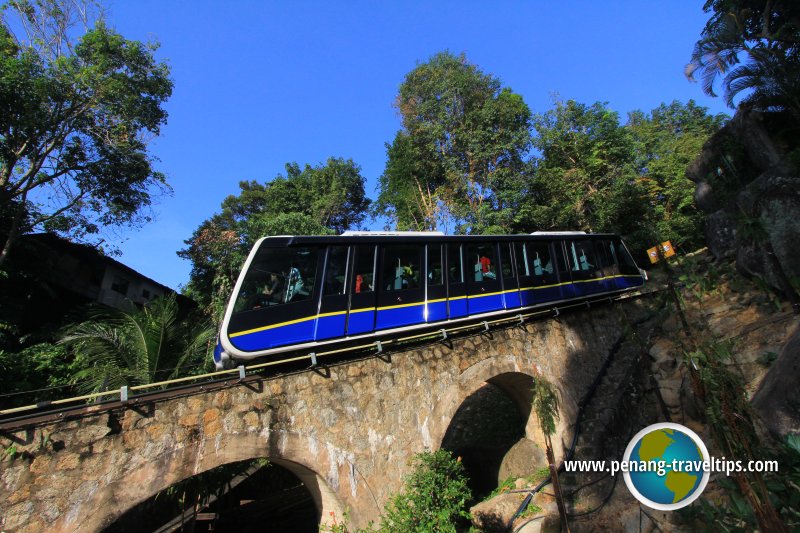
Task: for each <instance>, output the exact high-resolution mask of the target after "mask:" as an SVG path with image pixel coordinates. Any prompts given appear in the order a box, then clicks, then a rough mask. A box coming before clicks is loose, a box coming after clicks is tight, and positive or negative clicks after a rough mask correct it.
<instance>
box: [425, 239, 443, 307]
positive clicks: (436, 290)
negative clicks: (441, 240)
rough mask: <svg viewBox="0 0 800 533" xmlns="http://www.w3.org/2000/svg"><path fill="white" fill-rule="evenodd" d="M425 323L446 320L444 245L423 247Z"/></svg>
mask: <svg viewBox="0 0 800 533" xmlns="http://www.w3.org/2000/svg"><path fill="white" fill-rule="evenodd" d="M425 250H426V251H425V264H426V265H427V266H426V271H425V272H426V274H425V282H426V285H427V287H426V291H427V292H426V296H425V321H426V322H438V321H439V320H447V287H446V286H445V284H444V275H445V271H444V244H429V245H427V246H426V247H425Z"/></svg>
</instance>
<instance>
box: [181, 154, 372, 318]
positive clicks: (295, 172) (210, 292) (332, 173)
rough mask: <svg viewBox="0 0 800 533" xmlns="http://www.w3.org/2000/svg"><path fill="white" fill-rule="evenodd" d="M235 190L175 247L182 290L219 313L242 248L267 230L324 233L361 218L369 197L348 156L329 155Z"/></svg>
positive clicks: (268, 232) (290, 166) (289, 166)
mask: <svg viewBox="0 0 800 533" xmlns="http://www.w3.org/2000/svg"><path fill="white" fill-rule="evenodd" d="M239 188H240V190H241V192H240V193H239V195H237V196H228V197H227V198H225V200H224V201H223V202H222V211H221V212H220V213H218V214H216V215H214V216H213V217H211V218H210V219H208V220H206V221H204V222H203V223H202V224H201V225H200V227H199V228H198V229H197V230H195V232H194V234H193V235H192V237H191V238H190V239H188V240H187V241H185V243H186V244H187V248H185V249H184V250H181V251H180V252H178V255H179V256H180V257H183V258H184V259H188V260H190V261H191V262H192V273H191V277H190V282H189V286H188V287H187V290H186V292H187V294H188V295H189V296H191V297H192V298H194V299H195V300H196V301H197V302H198V303H200V305H201V307H202V308H204V309H205V310H206V311H207V312H208V314H210V315H211V316H214V317H220V316H221V315H222V313H223V311H224V306H225V304H226V303H227V300H228V297H229V296H230V293H231V290H232V289H233V285H234V283H235V281H236V277H237V275H238V274H239V270H240V269H241V266H242V264H243V263H244V260H245V258H246V257H247V253H248V252H249V250H250V249H251V248H252V246H253V245H254V244H255V243H256V241H257V240H258V239H259V238H260V237H264V236H267V235H330V234H333V233H334V232H337V231H343V230H346V229H349V228H352V227H355V226H358V225H359V224H361V223H362V222H363V221H364V218H365V217H366V212H367V210H368V208H369V203H370V200H369V199H368V198H366V195H365V193H364V178H363V176H361V169H360V168H359V166H358V165H356V164H355V163H354V162H353V161H352V160H350V159H347V160H345V159H341V158H333V157H332V158H329V159H328V161H327V162H326V163H325V164H324V165H318V166H316V167H311V166H310V165H306V166H305V167H304V168H303V169H301V168H300V166H299V165H297V164H296V163H291V164H287V165H286V176H282V175H279V176H277V177H276V178H275V179H273V180H272V181H270V182H267V183H264V184H261V183H258V182H256V181H243V182H241V183H239Z"/></svg>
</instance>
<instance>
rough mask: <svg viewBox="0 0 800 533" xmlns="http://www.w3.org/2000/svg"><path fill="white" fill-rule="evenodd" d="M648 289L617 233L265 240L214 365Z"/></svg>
mask: <svg viewBox="0 0 800 533" xmlns="http://www.w3.org/2000/svg"><path fill="white" fill-rule="evenodd" d="M644 281H645V276H644V273H643V271H641V270H640V269H639V268H638V267H637V265H636V263H635V262H634V260H633V258H632V257H631V254H630V253H629V251H628V250H627V248H626V247H625V244H624V243H623V241H622V240H621V239H620V238H619V237H618V236H616V235H610V234H586V233H583V232H554V233H534V234H531V235H505V236H445V235H443V234H441V233H435V232H432V233H427V232H425V233H423V232H397V233H374V232H345V233H344V234H342V235H340V236H324V237H321V236H316V237H306V236H303V237H301V236H279V237H264V238H262V239H260V240H259V241H258V242H257V243H256V245H255V246H254V247H253V249H252V251H251V252H250V255H249V256H248V258H247V261H246V262H245V265H244V267H243V269H242V272H241V273H240V275H239V279H238V281H237V283H236V286H235V288H234V290H233V293H232V295H231V299H230V301H229V303H228V307H227V311H226V313H225V317H224V320H223V323H222V326H221V330H220V335H219V343H218V346H217V349H216V350H215V353H214V362H215V364H216V365H217V367H218V368H223V367H226V366H228V367H229V366H231V365H232V364H233V363H234V361H241V360H248V359H253V358H266V359H268V360H273V361H280V360H281V359H283V358H288V357H289V356H290V355H292V354H293V353H297V352H301V351H306V352H314V351H317V350H320V349H321V348H323V347H326V346H329V345H332V344H336V343H343V342H350V341H354V340H363V339H371V340H377V339H381V338H384V337H390V336H397V335H398V334H401V333H405V332H406V331H415V330H424V329H425V328H429V329H430V328H435V329H441V328H444V327H447V326H449V325H451V324H453V323H460V322H467V321H470V320H473V321H474V320H486V319H487V317H495V316H499V315H503V314H516V313H520V312H524V311H527V310H530V309H536V308H540V307H544V308H546V307H554V306H558V305H565V302H572V301H575V300H582V299H587V298H594V297H597V296H603V295H610V294H615V293H620V292H623V291H629V290H634V289H636V288H639V287H641V286H642V285H643V284H644Z"/></svg>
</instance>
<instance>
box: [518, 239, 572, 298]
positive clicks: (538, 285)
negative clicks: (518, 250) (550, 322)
mask: <svg viewBox="0 0 800 533" xmlns="http://www.w3.org/2000/svg"><path fill="white" fill-rule="evenodd" d="M553 244H555V247H556V249H557V250H561V241H556V242H555V243H551V242H548V241H532V242H527V243H525V251H526V252H527V256H528V265H529V267H530V283H531V286H532V287H533V290H532V291H531V292H533V301H534V304H536V303H540V302H547V301H554V300H560V299H561V298H562V286H561V285H559V278H558V274H559V269H558V265H557V260H556V255H554V254H553ZM563 255H564V254H563V253H562V254H561V263H562V264H564V259H563ZM562 271H563V274H564V275H565V276H569V272H568V271H567V270H566V266H565V265H564V266H563V267H562ZM567 279H569V278H567Z"/></svg>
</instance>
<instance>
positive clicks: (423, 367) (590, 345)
mask: <svg viewBox="0 0 800 533" xmlns="http://www.w3.org/2000/svg"><path fill="white" fill-rule="evenodd" d="M643 308H644V300H635V299H634V300H626V301H621V302H617V303H614V304H613V305H606V306H601V307H592V308H591V309H581V310H578V311H573V312H570V313H564V314H562V315H561V316H559V317H558V318H557V319H538V320H536V321H530V322H526V323H525V324H524V325H516V326H509V327H506V328H501V329H493V330H491V331H490V332H485V333H481V334H474V335H471V336H465V337H461V338H451V339H449V340H448V341H447V342H438V343H431V344H427V345H420V346H416V347H412V348H410V349H408V350H406V351H402V352H395V353H392V354H391V356H390V357H389V358H384V359H381V358H376V357H372V358H366V359H360V360H355V361H349V362H345V363H342V364H337V365H335V366H331V367H329V368H328V372H327V373H326V374H327V375H324V374H321V373H317V372H313V371H308V372H299V373H296V374H290V375H284V376H280V377H274V378H270V377H265V378H264V379H263V380H260V381H257V382H250V383H248V384H235V383H234V384H231V385H230V386H229V387H227V388H221V389H218V390H214V391H206V392H204V393H194V394H187V395H185V396H183V397H178V398H171V399H165V400H157V401H150V402H147V403H145V404H141V403H140V404H138V405H136V406H133V405H131V406H127V407H121V408H119V409H116V410H113V411H110V412H101V413H96V414H89V415H85V416H82V417H80V418H77V419H72V420H61V421H55V422H47V423H40V424H36V425H28V426H25V425H20V426H19V427H15V428H11V429H6V430H5V431H3V432H2V433H0V446H2V449H4V450H9V449H10V448H11V447H12V446H13V447H14V450H15V455H14V456H13V457H12V456H11V454H9V453H6V454H5V456H4V457H3V460H2V462H0V486H2V490H3V498H2V500H0V530H2V531H7V532H9V533H10V532H12V531H14V532H17V531H19V532H39V531H44V530H47V531H98V530H102V529H103V528H105V527H107V526H109V525H111V524H113V523H114V521H115V520H116V519H117V518H118V517H119V516H121V515H122V514H123V513H124V512H125V511H126V510H128V509H130V508H131V507H133V506H134V505H135V504H137V503H139V502H141V501H143V500H145V499H147V498H149V497H151V496H153V495H154V494H156V493H158V492H159V491H161V490H164V489H166V488H167V487H169V486H171V485H173V484H174V483H176V482H178V481H181V480H183V479H185V478H188V477H191V476H194V475H196V474H198V473H201V472H204V471H206V470H209V469H212V468H215V467H217V466H220V465H223V464H227V463H232V462H236V461H242V460H246V459H252V458H267V459H269V460H270V461H272V462H274V463H276V464H279V465H282V466H284V467H286V468H287V469H289V470H290V471H292V472H293V473H295V474H296V475H297V476H298V477H299V478H300V479H301V480H302V481H303V482H304V484H305V485H306V487H307V488H308V490H309V491H310V492H311V494H312V496H313V498H314V500H315V503H316V507H317V510H318V513H319V517H320V520H321V521H322V522H325V521H327V520H329V519H330V518H329V517H331V516H332V515H331V513H335V516H337V517H341V516H342V513H343V512H344V511H345V510H348V511H349V516H350V521H351V524H352V525H354V526H362V525H366V524H367V523H368V522H369V521H370V520H375V521H378V520H379V517H380V513H381V510H382V508H383V506H384V504H385V503H386V502H387V500H388V499H389V497H390V496H391V494H392V493H394V492H397V491H399V490H400V489H401V488H402V480H403V476H404V475H405V474H407V473H408V471H409V460H410V459H411V458H412V456H413V455H414V454H415V453H418V452H420V451H423V450H426V449H428V450H436V449H438V448H439V447H440V446H441V443H442V439H443V438H444V436H445V433H446V432H447V430H448V427H449V425H450V423H451V421H452V419H453V416H454V414H455V413H456V411H457V410H458V409H459V406H461V405H462V403H463V402H464V401H465V399H467V398H468V397H469V396H470V395H472V394H474V393H475V392H476V391H477V390H478V389H480V388H481V387H482V386H484V385H485V384H486V383H491V384H494V385H496V386H497V387H499V388H500V389H501V390H502V391H503V392H505V393H506V394H507V395H508V396H509V397H510V398H511V399H512V400H514V402H515V404H516V405H517V406H518V409H519V411H520V414H521V415H522V416H523V417H524V419H527V423H526V436H527V438H529V439H531V440H533V441H534V442H540V435H538V422H537V421H536V420H535V415H534V414H532V413H531V407H530V406H531V386H532V383H533V380H534V379H536V378H537V377H538V376H543V377H545V378H546V379H548V380H549V381H550V382H551V383H553V384H554V385H555V386H556V388H557V389H558V390H559V392H560V396H561V418H560V422H559V427H558V432H559V435H558V437H559V438H558V439H554V441H556V442H561V443H564V444H566V443H568V442H569V439H570V438H571V433H572V429H573V428H572V425H573V423H574V418H575V413H576V411H577V403H578V401H579V400H580V398H581V396H582V395H583V394H584V392H585V391H586V390H587V388H588V387H589V385H590V383H591V382H592V380H593V379H594V378H595V376H596V374H597V372H598V370H599V368H600V367H601V366H602V364H603V362H604V360H605V357H606V355H607V354H608V351H609V348H610V347H611V346H612V345H613V344H614V342H615V341H616V340H617V339H619V338H620V336H621V335H623V331H624V330H625V327H626V323H627V322H626V318H625V317H626V316H631V317H633V316H635V315H637V314H639V313H640V312H641V311H642V309H643ZM559 452H560V453H563V450H560V451H559Z"/></svg>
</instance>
